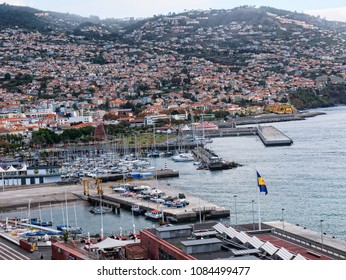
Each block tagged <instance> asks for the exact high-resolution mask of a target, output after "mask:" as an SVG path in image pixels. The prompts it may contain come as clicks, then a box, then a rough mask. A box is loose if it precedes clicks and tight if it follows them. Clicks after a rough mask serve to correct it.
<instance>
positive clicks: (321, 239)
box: [320, 220, 323, 251]
mask: <svg viewBox="0 0 346 280" xmlns="http://www.w3.org/2000/svg"><path fill="white" fill-rule="evenodd" d="M320 222H321V251H323V220H320Z"/></svg>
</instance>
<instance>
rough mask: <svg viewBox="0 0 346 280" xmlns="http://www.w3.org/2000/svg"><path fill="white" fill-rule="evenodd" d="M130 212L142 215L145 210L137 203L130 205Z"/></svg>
mask: <svg viewBox="0 0 346 280" xmlns="http://www.w3.org/2000/svg"><path fill="white" fill-rule="evenodd" d="M131 212H132V213H133V215H142V214H144V213H145V210H144V209H143V208H141V207H140V206H139V205H132V206H131Z"/></svg>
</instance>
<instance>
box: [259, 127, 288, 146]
mask: <svg viewBox="0 0 346 280" xmlns="http://www.w3.org/2000/svg"><path fill="white" fill-rule="evenodd" d="M257 133H258V136H259V138H260V139H261V140H262V142H263V144H264V145H266V146H281V145H291V144H292V143H293V141H292V139H291V138H289V137H288V136H286V135H285V134H284V133H282V132H281V131H280V130H278V129H276V128H275V127H273V126H261V125H259V126H258V129H257Z"/></svg>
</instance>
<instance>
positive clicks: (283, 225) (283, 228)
mask: <svg viewBox="0 0 346 280" xmlns="http://www.w3.org/2000/svg"><path fill="white" fill-rule="evenodd" d="M284 210H285V209H284V208H282V209H281V214H282V230H283V231H285V220H284Z"/></svg>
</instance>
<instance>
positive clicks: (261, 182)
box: [256, 171, 268, 194]
mask: <svg viewBox="0 0 346 280" xmlns="http://www.w3.org/2000/svg"><path fill="white" fill-rule="evenodd" d="M256 172H257V184H258V187H259V190H260V192H264V193H265V194H268V190H267V186H266V182H265V181H264V180H263V178H262V177H261V175H260V174H259V173H258V171H256Z"/></svg>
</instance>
